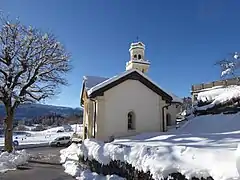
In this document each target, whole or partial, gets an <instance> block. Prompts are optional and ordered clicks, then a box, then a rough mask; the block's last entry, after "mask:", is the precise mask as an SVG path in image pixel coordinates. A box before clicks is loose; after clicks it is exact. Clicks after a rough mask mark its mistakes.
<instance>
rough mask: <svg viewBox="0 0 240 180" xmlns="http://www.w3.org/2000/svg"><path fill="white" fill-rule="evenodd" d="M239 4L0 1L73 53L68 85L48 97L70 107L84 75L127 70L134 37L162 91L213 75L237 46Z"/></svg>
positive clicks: (184, 92)
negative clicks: (219, 64)
mask: <svg viewBox="0 0 240 180" xmlns="http://www.w3.org/2000/svg"><path fill="white" fill-rule="evenodd" d="M239 7H240V1H238V0H235V1H234V0H232V1H226V0H225V1H222V0H211V1H209V0H195V1H193V0H181V1H179V0H168V1H163V0H151V1H146V0H131V1H127V0H114V1H113V0H79V1H78V0H71V1H67V0H48V1H47V0H41V1H33V0H0V9H1V10H3V11H4V12H5V13H10V17H11V18H15V17H20V20H21V21H22V22H23V23H24V24H26V25H32V26H34V27H38V28H40V29H42V30H43V31H51V32H53V33H54V34H55V35H56V36H57V37H58V38H59V40H60V41H61V42H62V43H63V44H64V45H65V46H66V48H67V50H68V51H69V52H70V53H71V54H72V58H71V60H72V64H73V66H74V69H73V70H72V72H71V73H70V74H69V75H68V79H69V83H70V86H69V87H63V88H62V93H61V94H60V95H59V96H58V98H54V99H52V100H50V101H48V103H49V104H55V105H64V106H70V107H79V96H80V89H81V82H82V77H83V75H99V76H106V77H111V76H113V75H115V74H117V73H120V72H122V71H124V70H125V63H126V62H127V61H128V60H129V52H128V48H129V45H130V43H131V42H133V41H135V40H136V37H137V36H139V39H140V40H141V41H143V42H144V43H145V45H146V58H147V59H148V60H149V61H150V62H151V66H150V70H149V73H148V75H149V76H150V78H151V79H153V80H154V81H155V82H157V83H158V84H159V85H160V86H162V87H163V88H164V89H167V90H169V91H171V92H173V93H175V94H176V95H178V96H180V97H182V96H188V95H190V89H191V84H196V83H202V82H208V81H212V80H216V79H219V78H220V72H219V71H220V69H219V68H218V67H216V66H214V63H215V62H216V61H217V60H220V59H222V58H224V57H226V56H227V55H228V53H230V52H235V51H238V50H240V38H239V35H240V23H239V18H240V10H239Z"/></svg>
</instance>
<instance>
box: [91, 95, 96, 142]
mask: <svg viewBox="0 0 240 180" xmlns="http://www.w3.org/2000/svg"><path fill="white" fill-rule="evenodd" d="M90 100H91V101H93V102H94V114H93V137H94V138H95V137H96V118H97V111H96V109H97V102H96V100H94V99H90Z"/></svg>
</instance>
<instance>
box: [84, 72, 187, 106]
mask: <svg viewBox="0 0 240 180" xmlns="http://www.w3.org/2000/svg"><path fill="white" fill-rule="evenodd" d="M134 71H136V72H137V73H138V74H140V75H141V76H143V77H144V78H145V79H147V80H148V81H150V82H151V83H152V84H154V85H155V86H157V87H159V88H160V89H162V90H163V91H164V92H165V93H166V94H168V95H169V96H171V97H172V98H173V100H172V102H179V103H182V102H183V101H182V99H180V98H178V97H177V96H176V95H174V94H172V93H169V92H167V91H165V90H164V89H163V88H162V87H160V86H159V85H158V84H157V83H155V82H154V81H152V80H151V79H150V78H149V77H148V76H146V75H145V74H144V73H142V72H141V71H139V70H137V69H131V70H127V71H125V72H123V73H121V74H119V75H116V76H113V77H111V78H106V77H97V76H84V81H85V88H86V90H87V94H88V96H90V95H91V94H92V93H94V92H96V91H97V90H99V89H100V88H102V87H105V86H106V85H108V84H110V83H112V82H114V81H116V80H118V79H120V78H122V77H124V76H126V75H128V74H130V73H132V72H134Z"/></svg>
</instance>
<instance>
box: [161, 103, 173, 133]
mask: <svg viewBox="0 0 240 180" xmlns="http://www.w3.org/2000/svg"><path fill="white" fill-rule="evenodd" d="M169 106H171V103H169V104H167V105H165V106H163V107H162V119H163V132H165V116H164V114H165V112H164V110H165V109H168V107H169Z"/></svg>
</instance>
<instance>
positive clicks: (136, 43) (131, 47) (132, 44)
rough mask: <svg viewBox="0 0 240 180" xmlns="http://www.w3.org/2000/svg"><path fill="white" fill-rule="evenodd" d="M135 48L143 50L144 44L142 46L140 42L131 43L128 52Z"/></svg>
mask: <svg viewBox="0 0 240 180" xmlns="http://www.w3.org/2000/svg"><path fill="white" fill-rule="evenodd" d="M135 48H141V49H145V44H143V42H141V41H138V42H134V43H131V45H130V49H129V51H131V50H132V49H135Z"/></svg>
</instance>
